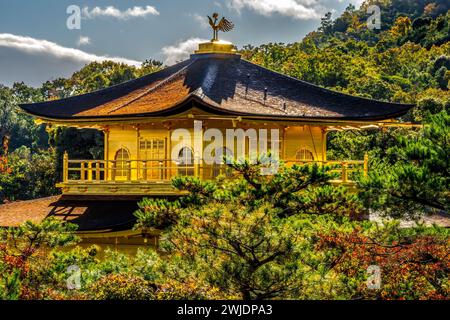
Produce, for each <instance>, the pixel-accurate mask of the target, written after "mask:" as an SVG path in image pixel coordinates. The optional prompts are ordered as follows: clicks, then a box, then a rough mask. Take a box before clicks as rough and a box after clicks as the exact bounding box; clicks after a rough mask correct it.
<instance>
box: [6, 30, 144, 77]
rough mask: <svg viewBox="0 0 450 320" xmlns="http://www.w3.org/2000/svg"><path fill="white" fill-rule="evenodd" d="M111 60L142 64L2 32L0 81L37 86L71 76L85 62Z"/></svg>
mask: <svg viewBox="0 0 450 320" xmlns="http://www.w3.org/2000/svg"><path fill="white" fill-rule="evenodd" d="M105 60H112V61H115V62H119V63H125V64H128V65H134V66H139V65H140V64H141V63H140V62H139V61H135V60H131V59H126V58H122V57H109V56H106V55H96V54H92V53H88V52H85V51H82V50H79V49H74V48H68V47H63V46H61V45H59V44H57V43H54V42H51V41H47V40H41V39H35V38H31V37H24V36H18V35H13V34H8V33H0V70H2V71H1V72H0V83H3V84H6V85H10V84H12V83H13V82H15V81H24V82H25V83H27V84H30V85H35V86H38V85H40V84H41V83H42V82H45V81H47V80H49V79H51V78H55V77H68V76H70V75H71V74H72V73H73V72H75V71H76V70H79V69H80V68H81V67H83V66H84V65H85V64H87V63H90V62H93V61H97V62H102V61H105Z"/></svg>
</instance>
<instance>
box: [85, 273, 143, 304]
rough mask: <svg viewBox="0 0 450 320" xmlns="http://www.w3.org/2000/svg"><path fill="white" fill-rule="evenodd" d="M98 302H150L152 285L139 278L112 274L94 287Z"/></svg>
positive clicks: (93, 290)
mask: <svg viewBox="0 0 450 320" xmlns="http://www.w3.org/2000/svg"><path fill="white" fill-rule="evenodd" d="M91 290H92V294H93V298H94V299H96V300H149V299H151V298H152V290H151V288H150V283H148V282H147V281H146V280H144V279H142V278H141V277H138V276H132V275H129V274H110V275H107V276H105V277H103V278H101V279H100V280H99V281H98V282H96V283H95V284H94V286H93V287H92V289H91Z"/></svg>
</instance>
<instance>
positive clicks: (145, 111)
mask: <svg viewBox="0 0 450 320" xmlns="http://www.w3.org/2000/svg"><path fill="white" fill-rule="evenodd" d="M411 107H412V106H411V105H403V104H396V103H388V102H381V101H376V100H371V99H365V98H361V97H355V96H350V95H346V94H343V93H339V92H336V91H332V90H328V89H324V88H321V87H318V86H316V85H313V84H310V83H307V82H304V81H301V80H297V79H294V78H291V77H288V76H286V75H283V74H280V73H277V72H274V71H271V70H268V69H266V68H263V67H261V66H258V65H256V64H253V63H251V62H249V61H246V60H244V59H242V58H241V56H240V55H239V54H238V53H236V51H235V50H234V46H233V45H232V44H230V43H228V42H224V41H219V40H216V39H214V40H212V41H211V42H206V43H202V44H200V45H199V49H198V50H197V51H196V52H195V53H193V54H192V55H191V56H190V59H188V60H185V61H182V62H179V63H177V64H175V65H173V66H170V67H167V68H165V69H163V70H161V71H159V72H155V73H152V74H149V75H146V76H144V77H141V78H139V79H135V80H132V81H128V82H125V83H122V84H119V85H116V86H113V87H109V88H106V89H102V90H99V91H95V92H91V93H88V94H84V95H79V96H74V97H69V98H66V99H60V100H52V101H47V102H42V103H34V104H24V105H21V108H22V109H23V110H24V111H25V112H26V113H28V114H30V115H32V116H34V117H35V118H36V119H37V121H39V122H40V123H46V124H47V126H66V127H76V128H93V129H97V130H101V131H102V132H103V133H104V159H101V160H84V159H71V158H70V154H69V155H65V157H64V173H63V181H61V183H59V184H58V187H59V188H61V191H62V193H63V194H64V195H70V196H76V197H77V198H78V199H79V198H82V197H83V196H97V197H101V196H107V197H108V198H110V197H111V196H137V197H140V196H163V195H171V194H176V192H175V191H174V189H173V188H172V187H171V182H170V181H171V179H172V178H173V177H174V176H177V175H192V176H196V177H199V178H201V179H213V178H215V177H216V176H218V175H219V174H230V173H229V172H227V169H226V165H224V164H221V163H213V164H210V163H209V164H207V163H206V162H205V161H204V159H203V158H201V157H200V156H199V155H198V153H197V152H195V148H194V145H195V144H200V146H201V147H202V148H206V147H207V146H208V144H209V143H212V141H204V139H200V140H199V138H196V135H195V134H194V132H193V130H194V126H195V122H196V121H197V122H199V121H201V124H202V130H203V131H204V130H207V129H208V128H216V129H218V130H219V131H221V132H223V136H225V135H226V133H225V131H226V130H227V129H230V128H232V129H242V130H243V131H244V132H247V130H248V129H254V130H255V131H256V132H257V134H258V135H259V134H260V132H262V131H261V129H266V131H267V132H269V134H268V136H267V140H268V141H269V142H272V141H271V139H273V138H274V137H271V136H270V132H273V130H274V129H276V130H277V131H278V132H279V134H278V135H277V137H276V139H277V144H276V145H277V148H278V150H276V151H277V152H278V154H279V157H280V159H281V160H282V161H283V162H285V163H286V165H292V164H294V163H305V162H318V163H321V164H332V165H335V166H337V170H339V179H338V180H337V182H340V183H349V180H351V173H352V172H354V171H355V170H365V172H367V170H368V169H369V168H368V166H367V158H366V159H360V160H359V161H350V160H349V161H328V159H327V155H326V135H327V133H328V132H330V131H333V130H362V129H366V128H379V127H385V126H395V125H397V123H398V122H397V121H396V120H395V119H396V118H398V117H400V116H402V115H404V114H406V113H407V112H408V110H409V109H410V108H411ZM177 129H186V130H188V131H189V132H191V133H192V135H191V137H192V138H191V140H190V141H184V145H183V146H182V148H180V149H179V150H178V151H177V153H176V154H175V156H174V155H173V152H172V151H173V148H174V144H175V142H174V141H173V136H172V135H173V132H174V131H175V130H177ZM254 138H255V137H253V139H254ZM257 138H258V139H259V138H260V137H257ZM236 139H241V140H243V141H240V142H241V143H242V145H244V146H247V147H244V148H246V149H245V150H248V145H249V144H250V143H251V141H250V140H251V139H252V138H251V137H249V136H247V135H243V136H242V135H241V136H239V135H236ZM198 140H199V141H198ZM177 143H178V142H177ZM238 144H239V141H237V143H236V146H235V147H234V150H230V148H227V147H220V148H217V149H216V150H213V153H214V152H215V154H216V155H222V154H227V155H231V156H234V155H235V154H236V153H237V152H238V150H237V149H236V148H237V145H238ZM269 149H270V147H269ZM246 155H247V156H248V151H247V154H246ZM189 160H191V161H189Z"/></svg>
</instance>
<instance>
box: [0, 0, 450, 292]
mask: <svg viewBox="0 0 450 320" xmlns="http://www.w3.org/2000/svg"><path fill="white" fill-rule="evenodd" d="M372 4H377V5H379V6H380V8H381V29H380V30H376V29H375V30H369V29H368V28H367V24H366V21H367V18H368V14H367V7H368V6H370V5H372ZM449 6H450V4H449V2H448V1H445V0H419V1H413V0H368V1H365V2H364V4H363V5H362V6H361V8H355V7H354V6H352V5H350V6H348V8H347V9H346V10H345V12H344V13H343V14H342V15H340V16H339V17H337V18H336V19H333V17H332V15H331V14H327V15H325V17H324V18H323V19H322V22H321V26H320V27H319V28H318V30H317V31H314V32H311V33H310V34H308V35H307V36H306V37H305V38H304V39H303V40H301V41H299V42H295V43H291V44H283V43H269V44H265V45H261V46H259V47H254V46H251V45H248V46H245V47H243V48H241V49H240V50H239V51H240V53H241V54H242V56H243V58H245V59H247V60H249V61H252V62H254V63H257V64H259V65H262V66H264V67H267V68H269V69H272V70H275V71H278V72H282V73H284V74H287V75H289V76H292V77H295V78H298V79H302V80H305V81H308V82H312V83H314V84H317V85H320V86H323V87H327V88H329V89H332V90H337V91H341V92H345V93H349V94H352V95H358V96H363V97H368V98H373V99H378V100H385V101H392V102H401V103H414V104H416V107H415V108H414V109H413V110H412V111H411V112H410V113H409V114H408V115H406V116H405V117H403V118H402V119H400V120H402V121H408V122H415V123H418V124H422V125H423V126H422V127H421V128H417V129H405V128H391V129H386V130H382V131H380V130H366V131H358V132H353V131H343V132H335V133H330V134H329V138H328V141H327V144H328V146H327V148H328V158H329V159H361V158H362V157H363V155H364V154H365V153H368V154H369V155H370V159H371V162H370V168H371V169H370V171H369V176H368V177H366V178H364V177H360V178H359V180H358V187H359V188H358V190H359V191H358V192H357V193H350V192H348V190H346V189H345V188H343V187H336V186H332V185H330V184H329V183H328V181H329V179H330V177H331V175H332V173H331V172H330V168H327V167H317V166H299V167H294V168H292V169H287V168H282V169H281V170H280V172H279V173H277V174H276V175H274V176H272V177H268V176H261V175H259V174H258V172H259V171H258V166H256V167H255V166H250V165H249V164H248V163H234V164H232V165H231V167H232V169H233V170H235V171H236V172H237V173H238V175H239V177H240V178H239V179H238V180H236V181H234V182H233V183H230V182H227V181H226V180H223V179H218V180H217V181H211V182H202V181H199V180H196V179H191V178H177V179H175V180H174V181H173V185H174V186H175V187H176V188H178V189H180V190H185V191H187V192H188V195H186V196H184V197H182V198H180V199H178V200H167V199H144V200H142V201H141V202H140V203H139V207H140V210H138V211H137V212H136V217H137V224H136V226H135V228H137V229H139V230H142V231H143V232H145V231H148V230H151V229H154V228H157V229H159V230H161V232H162V236H161V249H160V250H161V251H162V252H164V254H163V255H159V254H157V253H156V252H155V251H153V250H141V251H139V253H138V254H137V255H136V256H133V257H130V256H127V255H125V254H121V253H117V252H113V251H111V252H106V253H104V256H103V257H102V258H101V259H100V258H99V257H98V252H97V251H98V248H95V247H92V248H88V249H82V248H76V249H73V250H66V251H63V252H62V251H58V250H56V251H52V252H51V253H49V254H48V255H47V256H45V257H43V256H42V255H39V254H38V253H39V250H40V248H42V247H44V246H45V247H52V248H57V247H59V246H62V245H68V244H74V243H76V242H77V239H76V237H75V236H74V235H73V229H74V226H72V225H70V224H61V223H59V222H58V221H55V220H51V219H50V220H47V221H45V222H44V223H43V224H41V225H35V224H32V223H27V224H25V225H23V226H22V227H20V228H5V229H1V231H0V249H1V250H0V298H3V299H17V298H22V299H42V298H48V299H68V298H75V299H77V298H79V299H89V298H92V299H218V298H219V299H228V298H232V299H271V298H294V299H449V298H450V284H449V274H450V255H449V247H450V231H449V230H448V229H445V228H440V227H437V226H433V227H426V226H424V225H421V224H418V225H417V226H415V227H411V228H400V225H399V222H398V221H397V220H395V219H406V218H411V219H416V218H420V217H421V216H423V215H426V214H432V213H439V214H443V215H448V214H449V207H450V194H449V185H450V172H449V171H450V115H449V113H448V112H449V106H450V93H449V88H450V42H449V40H450V8H449ZM163 67H164V66H163V65H162V63H160V62H158V61H154V60H148V61H146V62H145V63H144V64H143V65H142V66H141V67H140V68H135V67H130V66H126V65H122V64H117V63H113V62H103V63H91V64H89V65H87V66H85V67H84V68H83V69H81V70H80V71H78V72H76V73H74V74H73V76H72V77H71V78H69V79H56V80H53V81H49V82H46V83H44V84H43V85H42V86H41V87H40V88H31V87H28V86H26V85H25V84H23V83H16V84H14V85H13V86H12V87H11V88H8V87H5V86H0V139H2V148H1V150H0V203H1V201H15V200H20V199H22V200H23V199H33V198H38V197H44V196H48V195H53V194H55V193H56V192H57V190H56V189H55V188H54V187H53V186H54V184H55V182H56V181H57V180H59V179H60V177H59V174H60V173H61V170H60V165H61V157H62V152H63V150H69V152H70V154H71V155H73V156H74V157H80V158H86V159H90V158H100V157H101V156H102V154H101V152H102V148H103V145H102V144H103V139H102V136H101V135H100V134H99V133H97V132H95V131H90V130H77V131H76V132H75V130H72V129H64V128H57V129H49V130H46V128H45V127H44V126H39V125H36V124H35V123H34V122H33V119H32V118H31V117H29V116H27V115H25V114H23V113H20V112H19V111H18V107H17V105H18V103H20V102H37V101H43V100H46V99H56V98H60V97H67V96H70V95H74V94H80V93H85V92H89V91H92V90H96V89H100V88H105V87H107V86H110V85H114V84H117V83H120V82H123V81H126V80H130V79H133V78H136V77H139V76H142V75H144V74H147V73H151V72H154V71H157V70H160V69H161V68H163ZM25 181H27V183H25ZM28 182H30V183H28ZM369 210H372V211H376V212H380V213H382V215H384V216H385V217H387V218H391V219H393V220H390V221H389V222H386V223H385V224H384V225H380V224H377V223H374V222H370V221H366V220H365V219H363V217H365V216H366V214H367V212H369ZM18 237H23V238H25V239H33V241H31V240H30V241H25V243H21V244H17V242H16V241H14V240H15V239H17V238H18ZM73 264H76V265H78V266H79V267H80V268H81V269H82V270H84V271H83V277H82V289H81V290H68V289H67V287H66V284H65V279H67V277H69V276H70V274H69V273H68V271H67V267H68V266H70V265H73ZM372 265H376V266H378V267H380V268H381V270H382V273H381V278H382V283H383V285H382V286H381V288H379V289H369V286H368V285H367V277H368V273H367V270H368V268H369V267H370V266H372ZM399 275H400V276H399Z"/></svg>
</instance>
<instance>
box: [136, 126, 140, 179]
mask: <svg viewBox="0 0 450 320" xmlns="http://www.w3.org/2000/svg"><path fill="white" fill-rule="evenodd" d="M135 129H136V160H137V161H136V180H139V179H140V171H141V170H140V169H141V162H140V161H139V160H141V153H140V152H139V147H140V145H139V142H140V141H139V140H140V138H141V130H140V127H139V125H136V126H135Z"/></svg>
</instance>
